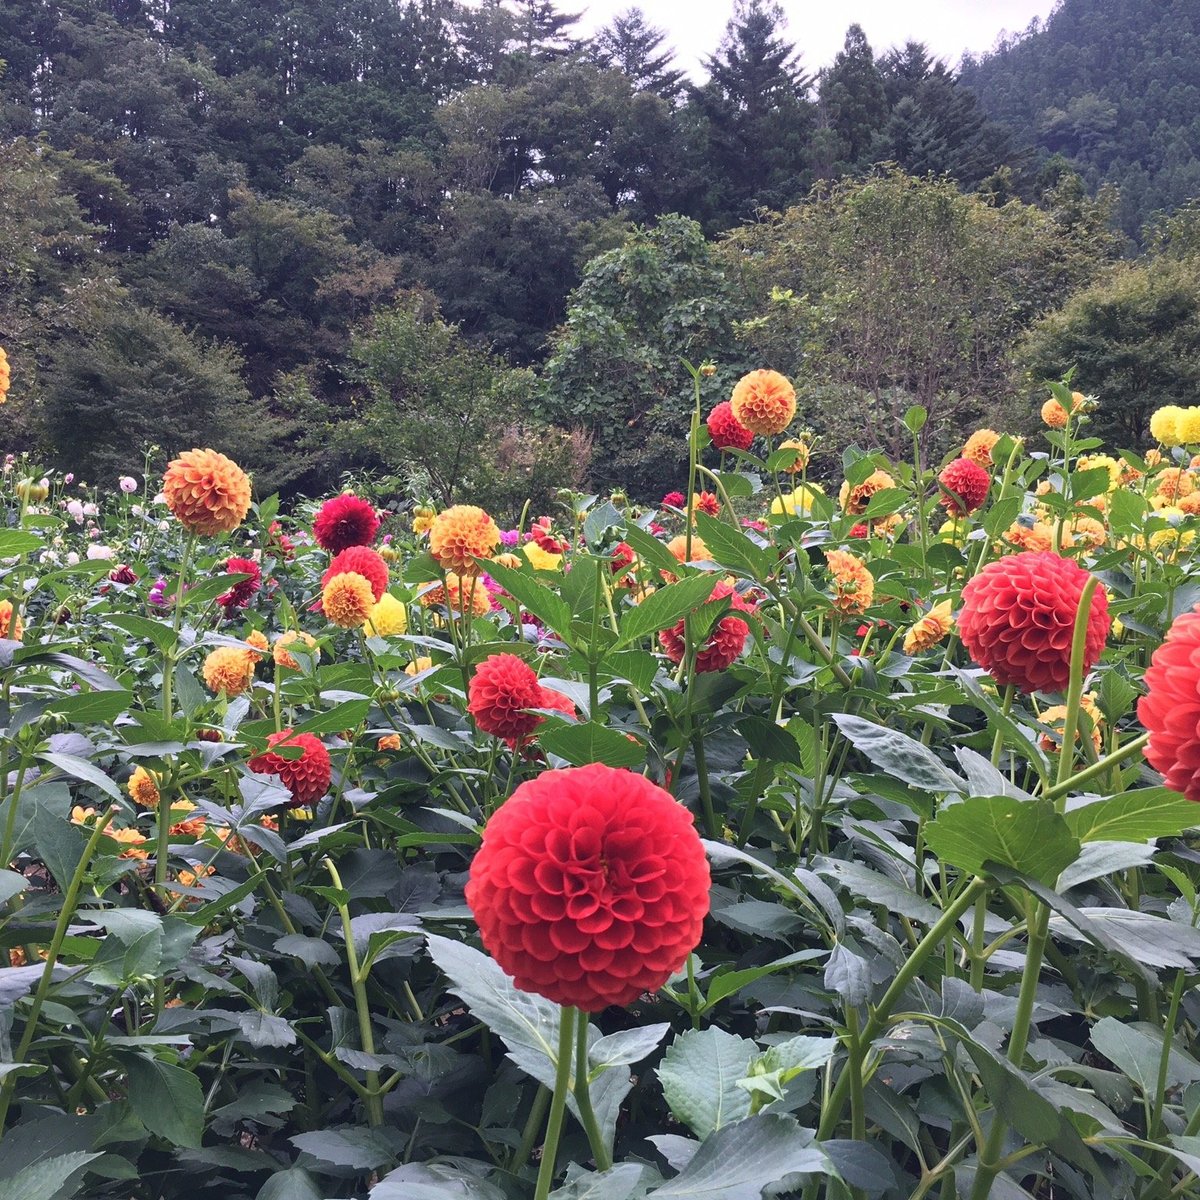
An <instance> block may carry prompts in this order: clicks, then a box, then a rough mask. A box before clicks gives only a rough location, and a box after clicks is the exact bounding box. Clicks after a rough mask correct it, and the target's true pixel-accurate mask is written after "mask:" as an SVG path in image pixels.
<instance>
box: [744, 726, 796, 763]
mask: <svg viewBox="0 0 1200 1200" xmlns="http://www.w3.org/2000/svg"><path fill="white" fill-rule="evenodd" d="M737 728H738V732H739V733H740V734H741V735H742V737H744V738H745V739H746V744H747V745H748V746H749V747H750V752H751V754H753V755H754V757H755V758H757V759H759V760H760V761H766V762H776V763H790V764H791V765H792V766H796V767H801V766H803V758H802V756H801V753H800V743H799V742H797V741H796V739H795V737H794V736H793V734H792V733H791V731H790V730H789V729H785V728H783V727H782V726H780V725H776V724H775V722H774V721H771V720H768V719H767V718H766V717H761V716H758V715H757V714H756V713H748V714H747V715H745V716H743V717H741V718H740V719H739V720H738V723H737Z"/></svg>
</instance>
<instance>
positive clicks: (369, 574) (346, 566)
mask: <svg viewBox="0 0 1200 1200" xmlns="http://www.w3.org/2000/svg"><path fill="white" fill-rule="evenodd" d="M346 571H353V572H354V573H355V574H356V575H361V576H362V577H363V578H364V579H365V580H366V581H367V582H368V583H369V584H370V585H371V600H372V603H378V602H379V601H380V600H382V599H383V593H384V592H386V591H387V586H388V565H387V563H386V562H384V561H383V559H382V558H381V557H380V555H379V554H378V553H377V552H376V551H374V550H372V549H371V548H370V547H369V546H350V547H348V548H347V549H345V550H343V551H342V552H341V553H340V554H336V555H334V557H333V560H332V561H331V562H330V564H329V566H328V567H327V568H326V570H325V574H324V575H322V576H321V587H322V588H324V587H325V585H326V584H327V583H328V582H329V581H330V580H331V579H332V578H333V577H334V576H335V575H341V574H343V573H344V572H346Z"/></svg>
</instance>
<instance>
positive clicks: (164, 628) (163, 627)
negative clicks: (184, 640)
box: [108, 613, 175, 651]
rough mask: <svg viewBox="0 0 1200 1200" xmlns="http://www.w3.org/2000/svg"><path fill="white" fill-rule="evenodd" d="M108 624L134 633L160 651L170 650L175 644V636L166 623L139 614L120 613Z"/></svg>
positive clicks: (109, 619) (110, 619)
mask: <svg viewBox="0 0 1200 1200" xmlns="http://www.w3.org/2000/svg"><path fill="white" fill-rule="evenodd" d="M108 624H110V625H115V626H116V627H117V628H118V629H123V630H124V631H125V632H126V633H132V634H133V635H134V637H140V638H145V639H146V640H147V641H149V642H152V643H153V644H154V645H155V646H156V647H157V648H158V649H159V650H160V651H167V650H170V648H171V647H172V646H173V645H174V644H175V634H174V632H173V631H172V629H171V626H170V625H168V624H167V623H166V622H164V621H155V620H152V619H151V618H150V617H143V616H140V615H138V614H137V613H118V614H116V615H115V616H111V617H109V618H108Z"/></svg>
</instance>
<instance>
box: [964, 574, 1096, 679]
mask: <svg viewBox="0 0 1200 1200" xmlns="http://www.w3.org/2000/svg"><path fill="white" fill-rule="evenodd" d="M1089 578H1090V576H1089V575H1088V573H1087V571H1085V570H1084V569H1083V568H1082V567H1080V566H1079V565H1078V564H1077V563H1074V562H1072V561H1071V560H1070V559H1068V558H1062V557H1061V556H1059V555H1057V554H1055V553H1054V552H1053V551H1050V550H1028V551H1025V552H1024V553H1022V554H1010V555H1008V556H1007V557H1006V558H1000V559H997V560H996V561H995V562H992V563H988V565H987V566H986V567H984V568H983V570H982V571H980V572H979V574H978V575H976V576H975V578H974V579H971V580H969V581H968V582H967V585H966V586H965V587H964V588H963V591H962V611H961V612H960V613H959V617H958V631H959V634H960V636H961V637H962V642H963V645H964V646H965V647H966V648H967V653H968V654H970V656H971V658H972V659H974V661H975V662H977V663H978V664H979V665H980V666H981V667H983V668H984V670H986V671H988V672H989V673H990V674H991V676H992V678H993V679H995V681H996V682H997V683H999V684H1001V685H1005V686H1007V685H1008V684H1014V685H1015V686H1016V687H1018V688H1020V689H1021V691H1023V692H1064V691H1066V689H1067V685H1068V684H1069V683H1070V678H1071V638H1072V634H1073V632H1074V629H1075V612H1076V610H1077V609H1078V607H1079V600H1080V597H1081V596H1082V594H1083V589H1084V586H1085V585H1086V583H1087V581H1088V579H1089ZM1111 623H1112V622H1111V618H1110V617H1109V615H1108V594H1107V593H1106V592H1105V590H1104V588H1103V587H1099V588H1097V589H1096V591H1095V592H1094V593H1093V594H1092V603H1091V611H1090V612H1089V614H1088V623H1087V639H1086V642H1085V645H1084V655H1083V669H1084V671H1085V672H1087V671H1090V670H1091V669H1092V667H1093V666H1094V665H1095V664H1096V662H1097V660H1098V659H1099V658H1100V655H1101V653H1102V652H1103V650H1104V642H1105V639H1106V638H1107V637H1108V630H1109V626H1110V625H1111Z"/></svg>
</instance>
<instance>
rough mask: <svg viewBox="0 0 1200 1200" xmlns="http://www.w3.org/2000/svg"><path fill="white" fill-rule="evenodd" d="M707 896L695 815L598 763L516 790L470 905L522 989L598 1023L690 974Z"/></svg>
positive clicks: (484, 850) (486, 842)
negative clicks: (614, 1008)
mask: <svg viewBox="0 0 1200 1200" xmlns="http://www.w3.org/2000/svg"><path fill="white" fill-rule="evenodd" d="M708 888H709V872H708V862H707V861H706V859H705V857H704V848H703V846H702V845H701V842H700V838H699V836H698V834H697V833H696V828H695V826H694V825H693V823H692V817H691V814H690V813H689V812H688V810H687V809H686V808H684V807H683V805H681V804H680V803H678V801H676V800H675V799H674V798H673V797H672V796H671V795H670V794H669V793H668V792H665V791H663V789H662V788H660V787H658V786H657V785H656V784H653V783H651V782H650V781H649V780H648V779H645V778H644V777H643V776H641V775H635V774H634V773H633V772H631V771H618V770H615V769H614V768H612V767H606V766H603V765H602V764H600V763H594V764H592V765H591V766H586V767H573V768H571V769H569V770H565V771H546V772H544V773H543V774H541V775H539V776H538V777H537V778H536V779H530V780H527V781H526V782H525V783H523V784H521V786H520V787H518V788H517V790H516V791H515V792H514V793H513V794H512V797H511V798H510V799H509V800H508V801H507V802H506V803H505V804H504V805H503V806H502V807H501V808H500V809H499V810H498V811H497V812H496V813H495V815H494V816H493V817H492V818H491V820H490V821H488V824H487V828H486V829H485V830H484V833H483V846H482V847H481V848H480V850H479V853H478V854H476V856H475V860H474V862H472V864H471V878H470V881H469V882H468V883H467V888H466V896H467V903H468V904H469V905H470V906H471V911H472V912H473V913H474V914H475V919H476V921H478V922H479V931H480V933H481V934H482V936H483V944H484V946H485V947H486V948H487V950H488V952H489V953H490V954H491V955H492V956H493V957H494V958H495V959H496V961H497V962H498V963H499V964H500V966H501V967H502V968H503V969H504V971H505V972H506V973H507V974H509V975H511V976H512V977H513V980H514V982H515V983H516V985H517V987H519V988H521V989H523V990H524V991H527V992H536V993H537V994H538V995H541V996H545V997H546V998H547V999H548V1000H553V1001H554V1002H555V1003H557V1004H564V1005H575V1006H577V1007H578V1008H581V1009H583V1010H584V1011H585V1012H599V1011H600V1010H601V1009H604V1008H606V1007H608V1006H609V1005H610V1004H629V1003H631V1002H632V1001H633V1000H636V999H637V998H638V996H640V995H642V993H644V992H655V991H657V990H658V989H659V988H660V987H662V985H663V984H664V983H666V981H667V980H668V979H669V978H670V977H671V976H672V975H673V974H674V973H675V972H676V971H678V970H679V968H680V967H682V966H683V964H684V963H685V962H686V961H687V956H688V954H689V953H690V952H691V951H692V949H693V948H694V947H695V946H696V944H697V942H698V941H699V940H700V932H701V928H702V926H703V923H704V917H705V915H706V914H707V912H708Z"/></svg>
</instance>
